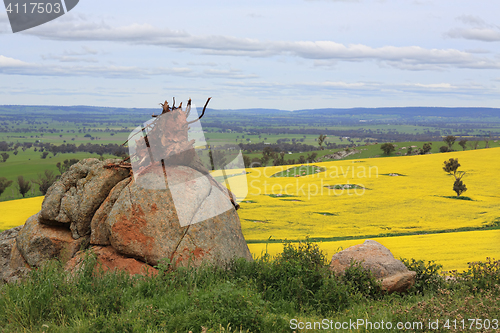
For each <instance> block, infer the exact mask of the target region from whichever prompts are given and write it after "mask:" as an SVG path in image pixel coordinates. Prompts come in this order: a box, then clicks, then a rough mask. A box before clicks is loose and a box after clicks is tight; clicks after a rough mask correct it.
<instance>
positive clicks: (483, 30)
mask: <svg viewBox="0 0 500 333" xmlns="http://www.w3.org/2000/svg"><path fill="white" fill-rule="evenodd" d="M456 19H457V21H460V22H462V23H463V24H465V25H470V26H472V28H454V29H451V30H450V31H448V32H447V33H446V34H445V35H446V36H448V37H451V38H463V39H469V40H478V41H483V42H498V41H500V27H499V26H497V25H494V24H490V23H487V22H486V21H485V20H483V19H482V18H481V17H479V16H474V15H461V16H458V17H457V18H456Z"/></svg>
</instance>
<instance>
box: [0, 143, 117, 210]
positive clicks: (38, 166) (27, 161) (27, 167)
mask: <svg viewBox="0 0 500 333" xmlns="http://www.w3.org/2000/svg"><path fill="white" fill-rule="evenodd" d="M7 153H8V154H9V155H10V157H9V158H8V159H7V162H0V177H5V178H7V179H8V180H12V181H13V183H12V185H11V186H9V187H8V188H7V189H6V190H5V192H4V193H2V195H0V201H5V200H15V199H20V198H22V196H21V194H19V192H18V191H17V189H16V180H17V177H18V176H20V175H22V176H23V177H24V179H27V180H33V179H37V177H38V174H42V173H43V172H44V170H51V171H53V172H54V174H56V175H58V174H59V170H58V169H57V167H56V164H57V163H58V162H61V163H62V162H63V161H64V160H67V159H72V158H76V159H79V160H81V159H84V158H89V157H93V158H99V155H97V154H90V153H85V152H78V153H66V154H57V155H56V156H53V154H52V153H50V154H49V155H48V156H47V157H46V158H45V159H42V158H40V156H41V155H42V154H41V153H40V152H35V151H34V149H33V148H30V149H26V151H22V150H19V153H18V154H17V155H14V154H13V153H12V151H9V152H7ZM103 157H104V158H116V156H112V155H107V154H105V155H104V156H103ZM32 189H33V191H30V192H29V193H28V194H27V195H26V197H33V196H39V195H41V192H40V191H39V189H38V186H37V185H36V184H32Z"/></svg>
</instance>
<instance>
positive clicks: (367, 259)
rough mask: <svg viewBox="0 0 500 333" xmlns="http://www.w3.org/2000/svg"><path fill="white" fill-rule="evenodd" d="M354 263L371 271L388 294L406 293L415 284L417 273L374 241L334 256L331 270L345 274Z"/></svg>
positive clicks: (352, 247) (367, 241) (368, 241)
mask: <svg viewBox="0 0 500 333" xmlns="http://www.w3.org/2000/svg"><path fill="white" fill-rule="evenodd" d="M353 261H355V262H359V263H360V264H361V266H362V267H363V268H365V269H367V270H370V271H371V272H372V273H373V275H374V276H375V278H377V279H378V280H379V281H380V282H381V284H382V289H383V290H384V291H386V292H387V293H392V292H395V291H397V292H404V291H406V290H407V289H408V288H410V287H411V286H413V284H414V283H415V276H416V274H417V273H416V272H413V271H410V270H408V268H406V266H405V265H404V264H403V263H402V262H401V261H400V260H397V259H395V258H394V256H393V255H392V253H391V251H389V249H387V248H386V247H384V246H383V245H382V244H380V243H378V242H376V241H374V240H366V241H365V242H364V243H363V244H359V245H354V246H351V247H349V248H347V249H345V250H343V251H340V252H338V253H336V254H334V255H333V257H332V261H331V262H330V270H331V271H333V272H335V273H336V274H343V273H344V272H345V270H346V269H347V268H348V267H349V266H350V265H351V262H353Z"/></svg>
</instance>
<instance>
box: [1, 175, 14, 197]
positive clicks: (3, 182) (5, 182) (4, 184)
mask: <svg viewBox="0 0 500 333" xmlns="http://www.w3.org/2000/svg"><path fill="white" fill-rule="evenodd" d="M10 184H12V180H7V178H5V177H0V195H2V193H3V192H4V191H5V189H6V188H7V187H9V186H10Z"/></svg>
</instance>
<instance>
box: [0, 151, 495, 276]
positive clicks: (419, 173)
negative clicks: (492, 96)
mask: <svg viewBox="0 0 500 333" xmlns="http://www.w3.org/2000/svg"><path fill="white" fill-rule="evenodd" d="M449 158H458V159H459V161H460V164H461V167H460V170H463V171H466V177H465V178H464V182H465V183H466V185H467V188H468V190H467V191H466V192H465V193H464V194H463V196H462V197H466V198H468V199H470V200H459V199H457V198H456V194H455V193H454V192H453V190H452V184H453V181H452V179H453V177H452V176H450V175H448V174H447V173H446V172H444V171H443V170H442V164H443V161H444V160H446V159H449ZM499 163H500V148H491V149H480V150H473V151H465V152H452V153H443V154H431V155H419V156H401V157H385V158H372V159H359V160H346V161H335V162H322V163H315V164H314V165H315V166H317V167H318V168H313V167H311V166H309V167H308V166H301V165H297V166H279V167H267V168H254V169H248V170H247V172H248V173H247V174H246V175H240V176H235V177H232V178H231V179H232V181H244V180H245V179H246V182H247V184H248V194H247V195H246V197H245V198H240V199H241V200H242V202H241V204H240V205H241V209H240V210H239V211H238V213H239V216H240V220H241V223H242V229H243V233H244V236H245V238H246V240H247V242H248V243H249V247H250V249H251V251H252V253H253V254H254V256H259V255H261V254H262V253H264V252H266V251H267V252H269V253H271V254H273V253H277V252H279V251H280V250H281V249H282V244H281V243H280V241H283V240H300V239H304V238H305V237H306V236H308V237H310V238H311V239H313V240H315V241H317V242H318V244H319V245H320V248H321V249H323V250H324V251H325V252H326V253H328V255H332V254H333V253H335V252H336V251H337V250H338V249H340V248H346V247H348V246H351V245H354V244H359V243H362V242H363V240H364V239H366V238H373V239H376V240H377V241H380V242H381V243H382V244H384V245H386V246H387V247H388V248H390V249H391V250H392V251H393V253H394V254H395V256H396V257H415V258H417V259H424V260H435V261H437V262H439V263H441V264H443V266H444V267H443V268H444V269H445V270H451V269H465V268H466V267H467V262H468V261H476V260H484V258H486V257H488V256H490V257H499V255H500V230H499V229H500V218H499V217H500V194H498V191H497V189H498V187H499V185H500V181H499V177H498V174H497V171H498V167H497V166H498V165H499ZM301 167H302V169H301ZM289 168H292V169H293V170H292V171H291V173H292V175H291V177H288V176H287V169H289ZM273 175H276V176H274V177H273ZM396 175H397V176H396ZM355 185H356V186H355ZM27 200H32V201H30V202H28V201H27ZM21 202H23V203H24V202H26V203H29V205H28V206H29V207H27V206H25V208H22V209H23V212H26V215H27V216H29V215H30V214H31V213H36V212H37V211H38V210H39V208H40V202H41V200H40V199H37V200H35V198H34V199H24V200H16V201H10V202H4V203H1V205H2V206H0V209H1V210H2V211H5V212H7V214H6V215H9V209H11V208H12V207H14V205H18V204H20V203H21ZM16 207H17V206H16ZM15 210H17V208H15V209H11V210H10V212H11V213H10V214H14V213H13V212H14V211H15ZM28 211H29V212H31V213H30V214H28ZM9 216H11V215H9ZM2 219H3V220H2ZM24 219H25V216H23V217H22V218H21V216H19V220H18V221H17V223H13V222H12V218H9V219H8V220H6V218H5V217H0V229H2V228H3V229H4V228H5V227H6V226H7V227H12V226H14V225H19V224H22V223H23V222H24Z"/></svg>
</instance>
